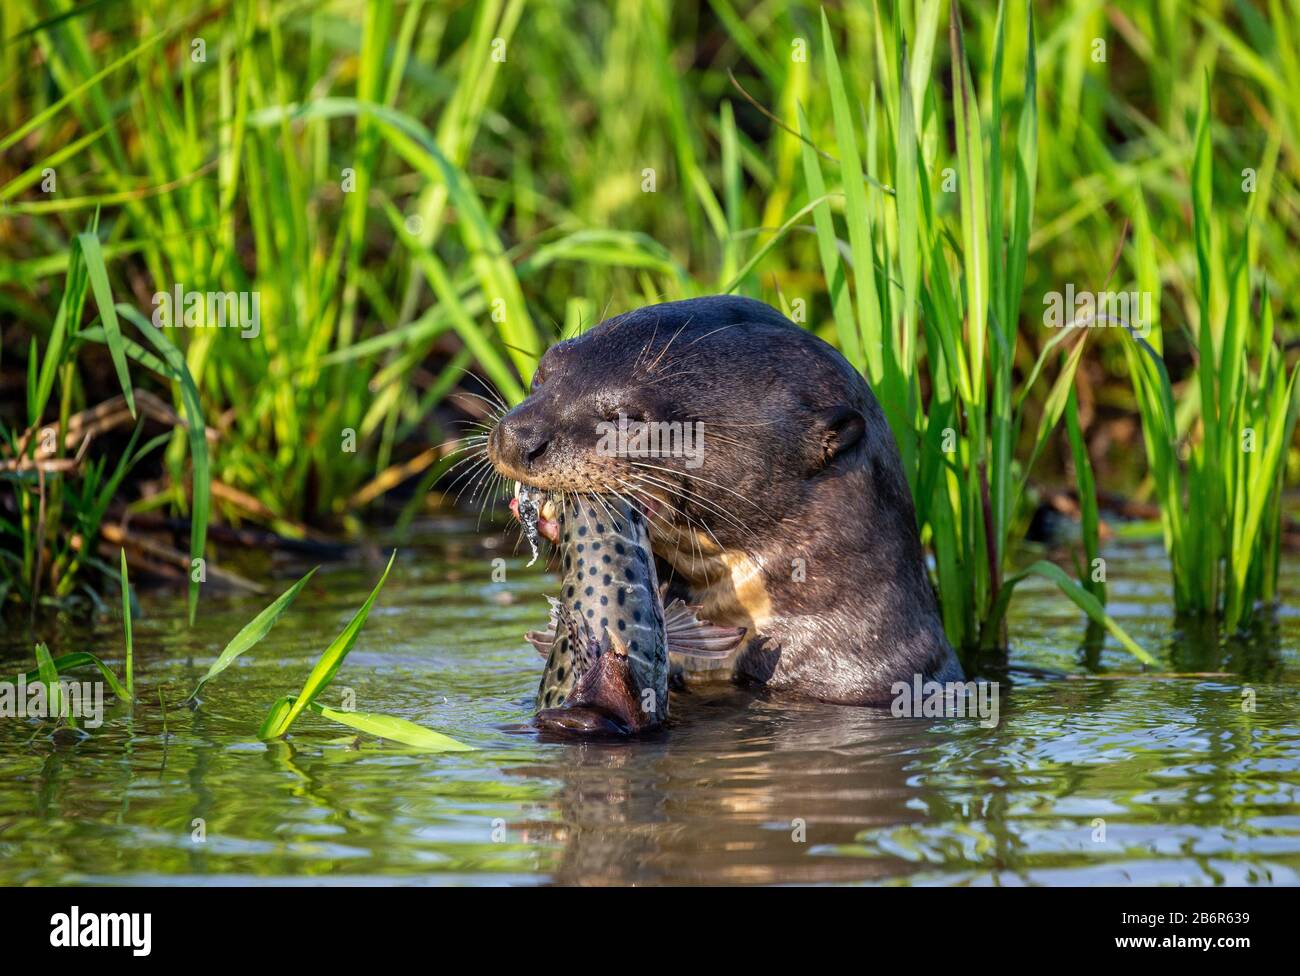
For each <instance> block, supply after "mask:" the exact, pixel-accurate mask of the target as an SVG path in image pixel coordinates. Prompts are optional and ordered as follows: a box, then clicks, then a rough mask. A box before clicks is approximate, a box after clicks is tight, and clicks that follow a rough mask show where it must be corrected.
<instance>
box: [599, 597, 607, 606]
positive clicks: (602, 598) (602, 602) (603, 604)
mask: <svg viewBox="0 0 1300 976" xmlns="http://www.w3.org/2000/svg"><path fill="white" fill-rule="evenodd" d="M600 605H601V606H602V607H607V606H609V597H607V596H602V597H601V598H600Z"/></svg>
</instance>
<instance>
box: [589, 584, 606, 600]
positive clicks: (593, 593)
mask: <svg viewBox="0 0 1300 976" xmlns="http://www.w3.org/2000/svg"><path fill="white" fill-rule="evenodd" d="M586 593H587V596H594V595H595V593H596V588H595V587H594V586H589V587H587V590H586ZM602 599H603V597H602Z"/></svg>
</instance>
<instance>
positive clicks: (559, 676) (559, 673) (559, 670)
mask: <svg viewBox="0 0 1300 976" xmlns="http://www.w3.org/2000/svg"><path fill="white" fill-rule="evenodd" d="M555 677H556V679H557V680H559V681H563V680H564V668H556V670H555Z"/></svg>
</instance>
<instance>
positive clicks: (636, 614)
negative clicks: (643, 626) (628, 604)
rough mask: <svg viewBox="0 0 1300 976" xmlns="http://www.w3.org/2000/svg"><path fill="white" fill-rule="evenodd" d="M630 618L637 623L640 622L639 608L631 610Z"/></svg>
mask: <svg viewBox="0 0 1300 976" xmlns="http://www.w3.org/2000/svg"><path fill="white" fill-rule="evenodd" d="M632 619H633V620H634V621H636V622H637V623H640V622H641V611H640V610H633V611H632Z"/></svg>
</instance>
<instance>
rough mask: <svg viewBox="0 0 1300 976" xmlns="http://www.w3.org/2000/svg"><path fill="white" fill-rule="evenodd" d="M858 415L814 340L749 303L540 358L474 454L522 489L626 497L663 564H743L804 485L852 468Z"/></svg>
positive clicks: (626, 319)
mask: <svg viewBox="0 0 1300 976" xmlns="http://www.w3.org/2000/svg"><path fill="white" fill-rule="evenodd" d="M872 411H874V412H875V413H877V414H878V413H879V406H878V405H877V404H876V403H875V400H874V398H872V396H871V394H870V392H869V390H868V389H867V386H866V384H865V382H864V381H863V380H862V378H861V377H860V376H859V375H858V374H857V373H856V371H854V370H853V369H852V367H850V366H849V365H848V363H847V362H846V361H845V360H844V359H843V357H842V356H840V354H839V353H838V352H836V351H835V350H834V349H833V348H831V347H830V346H829V345H827V344H826V343H824V342H822V341H821V340H820V339H818V338H816V337H815V336H813V335H811V334H810V333H808V332H805V331H804V330H802V329H800V328H799V327H798V326H796V325H794V324H793V323H791V322H790V321H789V320H787V319H786V318H785V317H784V316H782V315H781V314H780V313H778V312H777V311H775V310H774V309H772V308H770V307H768V306H767V305H764V304H762V303H760V302H757V301H753V300H751V299H745V298H734V297H729V296H719V297H714V298H701V299H694V300H690V301H682V302H669V303H666V304H662V305H652V306H649V307H647V308H642V309H637V310H636V311H633V312H628V313H626V314H624V315H619V316H617V317H616V318H613V319H609V320H608V321H605V322H603V323H601V324H599V325H597V326H595V327H594V328H592V329H591V330H590V331H588V332H586V333H584V334H582V335H580V336H577V337H575V338H573V339H569V340H566V341H564V342H560V343H558V344H557V345H555V346H553V347H552V348H551V349H549V350H548V351H547V352H546V354H545V356H543V357H542V360H541V363H540V365H539V366H538V369H537V373H536V375H535V376H534V377H533V383H532V391H531V393H530V395H529V396H528V398H527V399H526V400H524V401H523V402H522V403H520V404H519V405H518V406H517V407H515V408H514V409H513V410H511V411H510V412H509V413H507V414H506V415H505V416H504V417H502V418H501V420H500V422H499V423H498V424H497V426H496V428H495V429H494V430H493V431H492V434H491V436H490V437H489V440H488V455H489V458H490V459H491V461H492V463H493V464H494V465H495V466H496V468H497V470H498V471H499V472H501V473H502V474H504V475H505V476H507V477H508V478H512V479H515V480H518V481H521V482H524V483H526V484H528V485H531V486H533V487H536V488H540V489H548V490H554V491H565V492H567V491H581V492H604V493H617V494H622V495H624V496H625V497H629V498H632V499H634V500H636V501H638V502H639V503H641V504H642V505H643V506H644V507H645V509H646V510H647V514H648V516H649V522H650V526H651V536H652V538H653V539H654V542H655V550H656V552H657V553H660V554H661V555H662V554H663V552H662V550H663V549H664V548H665V547H666V548H669V549H671V548H673V547H676V548H678V549H687V550H691V551H694V552H696V553H700V554H702V555H708V553H709V552H710V551H712V552H715V553H716V552H718V551H726V550H733V551H740V552H743V551H746V550H750V549H751V548H752V546H751V543H752V541H753V540H754V539H756V538H758V537H760V536H763V535H770V534H771V533H768V532H766V531H765V530H766V529H769V528H774V527H776V526H777V524H778V523H779V522H780V521H781V520H783V519H787V518H797V517H798V515H799V509H800V508H801V505H802V503H803V501H804V500H805V498H806V497H807V496H808V493H809V492H810V490H812V488H811V486H812V484H813V483H814V482H816V481H817V480H818V479H824V478H828V477H834V476H835V473H836V470H837V469H842V468H844V467H845V466H847V465H851V464H856V463H860V460H861V457H860V454H861V452H862V450H863V449H864V438H865V434H866V431H867V428H868V423H867V417H868V416H869V415H870V413H871V412H872ZM880 423H881V426H883V419H881V422H880ZM674 533H680V534H681V537H679V538H677V539H675V540H674V539H673V538H672V536H673V535H674Z"/></svg>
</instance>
